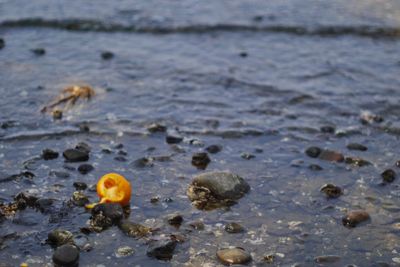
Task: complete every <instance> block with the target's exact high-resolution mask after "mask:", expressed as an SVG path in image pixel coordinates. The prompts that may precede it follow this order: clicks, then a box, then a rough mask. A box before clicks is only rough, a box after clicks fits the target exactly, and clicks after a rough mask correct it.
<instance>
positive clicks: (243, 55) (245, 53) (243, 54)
mask: <svg viewBox="0 0 400 267" xmlns="http://www.w3.org/2000/svg"><path fill="white" fill-rule="evenodd" d="M239 56H240V57H247V56H248V54H247V52H244V51H243V52H240V53H239Z"/></svg>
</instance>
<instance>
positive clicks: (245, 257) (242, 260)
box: [217, 248, 251, 265]
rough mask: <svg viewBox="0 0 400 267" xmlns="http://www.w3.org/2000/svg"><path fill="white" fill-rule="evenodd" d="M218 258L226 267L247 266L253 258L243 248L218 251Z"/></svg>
mask: <svg viewBox="0 0 400 267" xmlns="http://www.w3.org/2000/svg"><path fill="white" fill-rule="evenodd" d="M217 258H218V259H219V260H220V261H221V262H222V263H223V264H226V265H231V264H246V263H249V262H250V261H251V256H250V254H249V253H247V252H246V251H245V250H244V249H243V248H223V249H219V250H218V251H217Z"/></svg>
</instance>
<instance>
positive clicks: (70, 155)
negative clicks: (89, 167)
mask: <svg viewBox="0 0 400 267" xmlns="http://www.w3.org/2000/svg"><path fill="white" fill-rule="evenodd" d="M63 156H64V158H65V159H66V160H67V161H69V162H79V161H88V160H89V154H88V152H86V151H82V150H80V149H74V148H69V149H67V150H65V151H64V153H63Z"/></svg>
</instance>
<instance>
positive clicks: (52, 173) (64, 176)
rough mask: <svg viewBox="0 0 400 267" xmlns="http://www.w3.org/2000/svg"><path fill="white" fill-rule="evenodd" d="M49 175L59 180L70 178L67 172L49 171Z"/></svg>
mask: <svg viewBox="0 0 400 267" xmlns="http://www.w3.org/2000/svg"><path fill="white" fill-rule="evenodd" d="M49 175H50V176H55V177H57V178H60V179H67V178H69V176H70V175H69V173H68V172H64V171H58V170H51V171H50V172H49Z"/></svg>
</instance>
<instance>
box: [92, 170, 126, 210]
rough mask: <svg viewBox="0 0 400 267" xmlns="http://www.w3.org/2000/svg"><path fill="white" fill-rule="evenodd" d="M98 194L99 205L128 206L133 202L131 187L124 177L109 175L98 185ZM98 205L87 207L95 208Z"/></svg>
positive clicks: (101, 179)
mask: <svg viewBox="0 0 400 267" xmlns="http://www.w3.org/2000/svg"><path fill="white" fill-rule="evenodd" d="M97 194H98V195H99V197H100V202H99V203H119V204H121V205H122V206H126V205H128V204H129V201H130V200H131V185H130V183H129V182H128V180H126V179H125V177H123V176H122V175H119V174H117V173H108V174H106V175H104V176H103V177H101V178H100V180H99V182H98V183H97ZM96 204H97V203H94V204H88V205H86V207H87V208H93V207H94V206H95V205H96Z"/></svg>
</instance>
